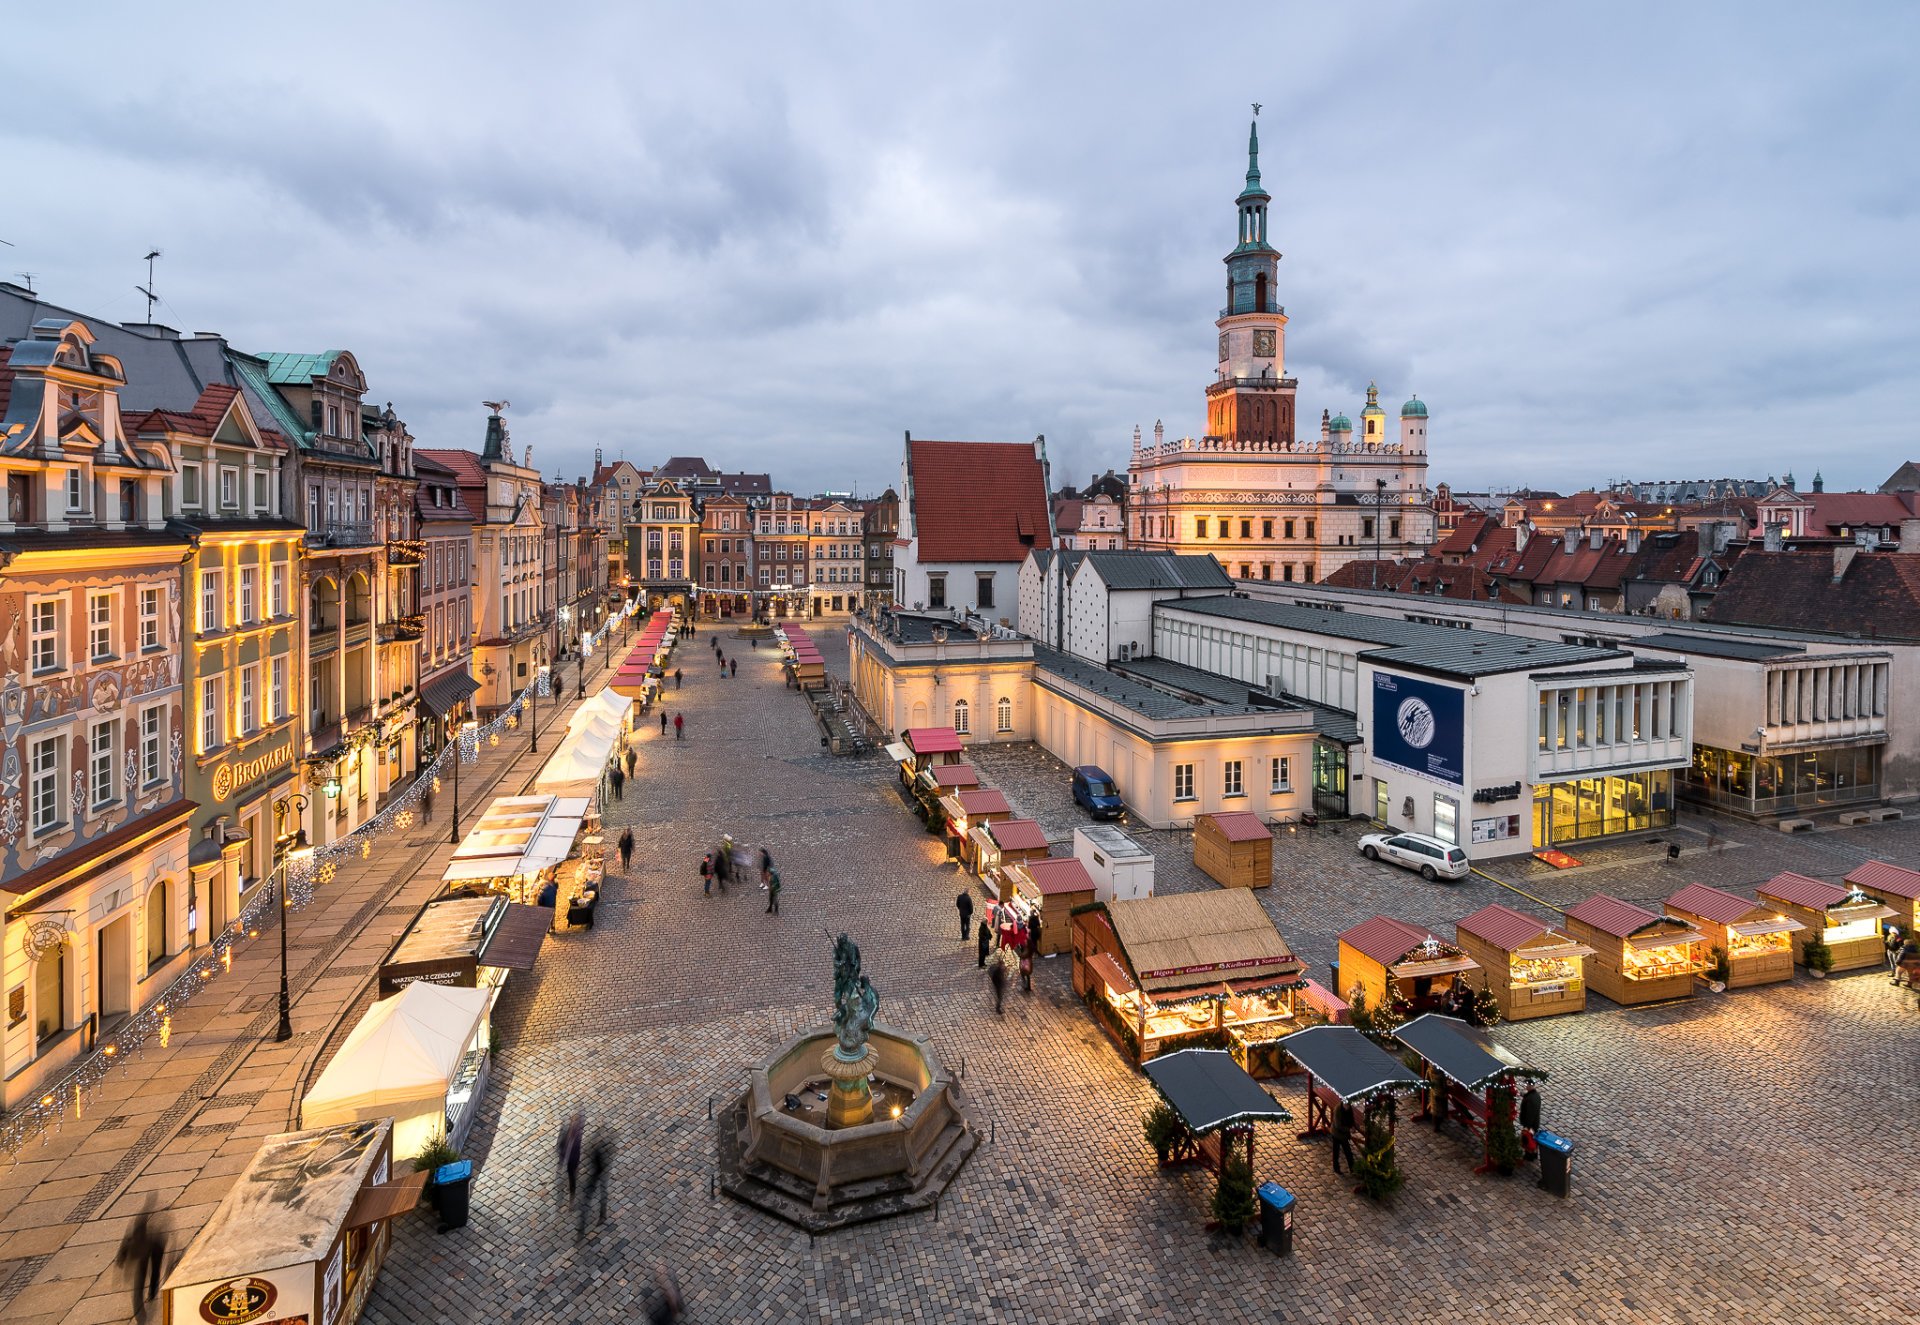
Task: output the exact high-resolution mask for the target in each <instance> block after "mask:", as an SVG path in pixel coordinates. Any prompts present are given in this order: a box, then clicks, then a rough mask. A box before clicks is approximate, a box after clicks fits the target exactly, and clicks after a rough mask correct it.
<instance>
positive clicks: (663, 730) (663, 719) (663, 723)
mask: <svg viewBox="0 0 1920 1325" xmlns="http://www.w3.org/2000/svg"><path fill="white" fill-rule="evenodd" d="M660 734H661V735H662V736H665V735H666V734H667V711H666V710H665V709H661V710H660Z"/></svg>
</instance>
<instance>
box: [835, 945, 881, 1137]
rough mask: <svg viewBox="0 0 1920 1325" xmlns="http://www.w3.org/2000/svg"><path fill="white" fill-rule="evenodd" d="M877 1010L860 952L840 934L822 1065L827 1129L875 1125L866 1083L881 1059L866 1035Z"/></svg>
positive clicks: (875, 993)
mask: <svg viewBox="0 0 1920 1325" xmlns="http://www.w3.org/2000/svg"><path fill="white" fill-rule="evenodd" d="M879 1010H880V995H879V992H878V991H876V990H875V989H874V987H873V982H872V981H871V980H868V979H867V977H866V976H865V975H862V974H861V972H860V947H859V945H858V944H856V943H855V942H854V941H853V940H852V939H850V938H848V937H847V936H846V935H845V934H842V935H841V936H840V937H839V938H837V939H835V940H834V944H833V1031H834V1036H835V1038H836V1040H837V1043H836V1044H835V1045H834V1046H833V1048H831V1049H829V1050H828V1051H827V1052H826V1054H825V1055H824V1056H823V1057H822V1058H821V1060H820V1065H821V1066H822V1067H823V1068H825V1069H826V1072H827V1075H828V1076H830V1077H832V1078H833V1090H832V1091H831V1092H830V1093H829V1096H828V1100H827V1126H829V1127H858V1126H860V1125H861V1124H863V1123H870V1122H872V1121H873V1084H872V1082H871V1080H870V1077H871V1076H872V1073H873V1069H874V1067H875V1066H876V1065H877V1064H878V1063H879V1061H880V1054H879V1052H878V1051H877V1050H875V1049H874V1048H873V1046H871V1045H869V1044H868V1043H867V1031H868V1029H869V1028H870V1027H871V1026H872V1025H873V1017H874V1014H875V1013H876V1012H878V1011H879Z"/></svg>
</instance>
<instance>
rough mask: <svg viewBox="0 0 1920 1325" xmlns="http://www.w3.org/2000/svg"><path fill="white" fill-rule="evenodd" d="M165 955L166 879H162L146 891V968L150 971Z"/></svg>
mask: <svg viewBox="0 0 1920 1325" xmlns="http://www.w3.org/2000/svg"><path fill="white" fill-rule="evenodd" d="M166 955H167V881H166V880H165V879H162V880H161V881H160V882H158V883H156V884H154V885H153V888H152V890H151V891H149V892H148V893H147V970H148V971H152V970H153V968H154V967H156V966H158V965H159V964H160V963H161V962H162V961H163V960H165V958H166Z"/></svg>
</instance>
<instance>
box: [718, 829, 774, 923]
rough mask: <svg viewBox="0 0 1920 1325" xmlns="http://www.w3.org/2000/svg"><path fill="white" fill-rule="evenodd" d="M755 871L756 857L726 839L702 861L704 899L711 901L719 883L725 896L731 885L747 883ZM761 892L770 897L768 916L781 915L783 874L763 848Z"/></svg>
mask: <svg viewBox="0 0 1920 1325" xmlns="http://www.w3.org/2000/svg"><path fill="white" fill-rule="evenodd" d="M752 868H753V856H752V853H751V852H750V851H749V850H748V849H747V848H745V847H743V846H740V845H739V844H738V843H736V842H735V841H734V840H733V836H732V835H731V834H725V835H722V837H721V838H720V845H719V846H718V847H716V848H715V849H714V850H712V851H709V852H708V853H707V854H706V855H704V856H702V857H701V858H700V893H701V895H702V896H703V897H711V896H712V895H713V885H714V884H716V883H717V884H719V885H720V891H721V892H722V893H725V892H726V891H727V885H728V884H729V883H740V882H744V881H745V880H746V878H747V877H748V873H749V871H750V870H751V869H752ZM760 890H761V891H762V892H764V893H765V894H766V895H767V914H768V915H774V916H777V915H779V914H780V871H779V870H777V869H775V868H774V867H773V852H772V851H771V850H770V849H769V848H767V847H761V848H760Z"/></svg>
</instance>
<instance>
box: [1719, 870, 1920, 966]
mask: <svg viewBox="0 0 1920 1325" xmlns="http://www.w3.org/2000/svg"><path fill="white" fill-rule="evenodd" d="M1915 877H1916V878H1920V875H1916V876H1915ZM1753 891H1754V892H1755V894H1756V895H1758V896H1759V898H1760V900H1761V901H1762V902H1763V903H1765V904H1766V905H1767V906H1769V907H1772V908H1774V909H1775V910H1777V911H1779V913H1780V914H1781V915H1783V916H1788V917H1790V918H1792V919H1794V920H1796V921H1798V922H1799V923H1800V929H1799V930H1798V931H1797V932H1796V933H1795V934H1794V935H1793V960H1795V961H1797V962H1802V963H1805V964H1807V965H1809V966H1811V965H1812V963H1811V962H1809V961H1808V958H1807V946H1808V945H1809V944H1825V945H1826V949H1827V954H1828V962H1827V965H1826V969H1827V970H1832V971H1852V970H1858V969H1859V968H1861V967H1863V966H1878V965H1880V963H1881V962H1882V961H1884V960H1885V959H1886V941H1885V939H1884V938H1883V937H1882V934H1881V930H1880V926H1881V924H1882V923H1883V922H1885V921H1888V920H1892V919H1894V918H1896V917H1897V916H1898V915H1899V914H1900V913H1899V912H1898V911H1895V910H1894V909H1893V908H1892V907H1890V906H1888V905H1887V904H1886V903H1885V902H1882V901H1881V900H1879V899H1878V898H1877V897H1874V896H1872V895H1871V894H1869V893H1867V892H1865V891H1864V890H1862V889H1861V888H1859V887H1858V886H1854V887H1842V886H1840V885H1839V884H1833V883H1828V882H1826V881H1825V880H1824V879H1810V878H1808V877H1807V876H1806V875H1804V874H1795V873H1793V872H1791V871H1788V872H1787V873H1784V874H1776V875H1774V876H1773V877H1772V878H1771V879H1769V880H1767V881H1766V882H1765V883H1763V884H1761V885H1759V886H1758V887H1756V888H1755V889H1754V890H1753ZM1816 969H1817V968H1816Z"/></svg>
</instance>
